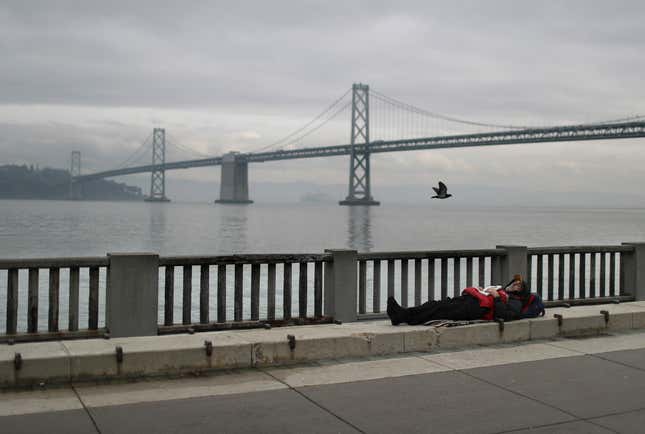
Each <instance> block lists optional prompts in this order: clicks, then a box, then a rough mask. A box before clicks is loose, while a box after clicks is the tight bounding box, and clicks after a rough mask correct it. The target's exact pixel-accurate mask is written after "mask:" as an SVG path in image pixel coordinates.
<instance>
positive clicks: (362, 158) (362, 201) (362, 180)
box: [338, 83, 380, 206]
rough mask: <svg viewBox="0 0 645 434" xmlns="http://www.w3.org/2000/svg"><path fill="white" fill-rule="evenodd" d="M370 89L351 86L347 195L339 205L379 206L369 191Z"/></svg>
mask: <svg viewBox="0 0 645 434" xmlns="http://www.w3.org/2000/svg"><path fill="white" fill-rule="evenodd" d="M369 96H370V87H369V86H368V85H366V84H362V83H358V84H356V83H355V84H354V85H353V86H352V137H351V145H352V154H351V156H350V157H349V193H348V194H347V197H346V198H345V200H341V201H340V202H338V204H339V205H350V206H354V205H380V202H378V201H376V200H374V198H373V197H372V194H371V190H370V109H369V107H370V101H369Z"/></svg>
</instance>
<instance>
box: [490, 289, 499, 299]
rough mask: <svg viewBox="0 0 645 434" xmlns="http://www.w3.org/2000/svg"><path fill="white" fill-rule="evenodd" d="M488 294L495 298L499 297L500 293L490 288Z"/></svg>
mask: <svg viewBox="0 0 645 434" xmlns="http://www.w3.org/2000/svg"><path fill="white" fill-rule="evenodd" d="M488 293H489V294H490V295H492V296H493V298H497V297H499V293H498V292H497V290H496V289H494V288H488Z"/></svg>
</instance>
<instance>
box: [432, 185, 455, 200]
mask: <svg viewBox="0 0 645 434" xmlns="http://www.w3.org/2000/svg"><path fill="white" fill-rule="evenodd" d="M432 189H433V190H434V192H435V193H437V194H436V196H432V199H448V198H449V197H450V196H452V194H448V187H446V184H444V183H443V182H441V181H439V188H437V187H432Z"/></svg>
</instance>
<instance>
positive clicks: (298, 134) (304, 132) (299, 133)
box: [255, 88, 352, 152]
mask: <svg viewBox="0 0 645 434" xmlns="http://www.w3.org/2000/svg"><path fill="white" fill-rule="evenodd" d="M351 90H352V89H351V88H349V89H347V90H346V91H345V93H343V94H342V95H341V96H340V97H338V98H337V99H336V100H334V102H332V103H331V104H330V105H329V106H328V107H326V108H325V109H324V110H323V111H322V112H320V113H319V114H317V115H316V116H315V117H314V118H313V119H311V120H310V121H309V122H307V123H306V124H304V125H303V126H301V127H300V128H298V129H296V130H294V131H292V132H291V133H289V134H287V135H286V136H284V137H282V138H281V139H279V140H276V141H275V142H273V143H269V144H268V145H266V146H263V147H261V148H259V149H256V150H255V152H264V151H268V150H270V149H273V148H277V147H280V146H285V145H291V144H293V143H296V142H298V141H299V140H302V139H303V138H305V137H307V136H308V135H310V134H312V133H314V132H315V131H317V130H319V129H320V128H321V127H322V126H323V125H325V124H326V123H327V122H329V121H330V120H332V119H333V118H335V117H336V116H338V114H340V113H341V112H342V111H343V110H345V109H346V108H347V107H349V105H350V104H351V101H350V102H347V103H345V104H343V105H341V104H342V102H343V100H344V99H345V98H346V97H347V95H349V93H350V92H351ZM338 107H340V108H338ZM329 113H331V115H330V114H329ZM316 123H318V125H315V124H316ZM314 125H315V126H314Z"/></svg>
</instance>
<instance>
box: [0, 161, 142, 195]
mask: <svg viewBox="0 0 645 434" xmlns="http://www.w3.org/2000/svg"><path fill="white" fill-rule="evenodd" d="M69 182H70V175H69V172H68V171H66V170H60V169H49V168H44V169H38V168H34V167H33V166H26V165H23V166H17V165H6V166H0V199H67V198H68V197H69ZM81 190H82V198H83V199H89V200H142V199H143V195H142V194H141V189H140V188H139V187H132V186H129V185H126V184H123V183H117V182H114V181H108V180H104V179H99V180H95V181H90V182H85V183H83V184H82V186H81Z"/></svg>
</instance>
